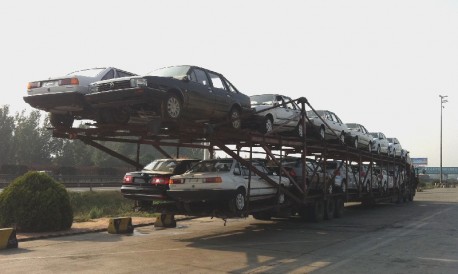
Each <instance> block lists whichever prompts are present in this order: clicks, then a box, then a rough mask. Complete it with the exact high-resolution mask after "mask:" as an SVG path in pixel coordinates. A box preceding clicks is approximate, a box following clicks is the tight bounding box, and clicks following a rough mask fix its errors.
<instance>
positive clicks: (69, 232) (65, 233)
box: [17, 217, 195, 242]
mask: <svg viewBox="0 0 458 274" xmlns="http://www.w3.org/2000/svg"><path fill="white" fill-rule="evenodd" d="M191 219H195V218H194V217H183V218H179V219H177V221H186V220H191ZM154 223H155V222H146V223H141V224H133V227H134V228H136V227H144V226H150V225H154ZM105 231H108V223H107V225H106V227H105V228H83V229H70V230H65V231H55V232H49V233H47V234H42V235H27V236H21V233H18V235H17V240H18V242H28V241H33V240H42V239H50V238H57V237H63V236H73V235H81V234H87V233H95V232H105ZM127 235H129V234H127Z"/></svg>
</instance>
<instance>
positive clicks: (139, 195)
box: [121, 185, 170, 201]
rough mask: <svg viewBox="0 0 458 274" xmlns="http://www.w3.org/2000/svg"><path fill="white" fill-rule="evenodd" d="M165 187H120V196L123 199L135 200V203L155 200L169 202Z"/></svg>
mask: <svg viewBox="0 0 458 274" xmlns="http://www.w3.org/2000/svg"><path fill="white" fill-rule="evenodd" d="M166 191H167V187H166V186H158V187H144V186H134V185H129V186H127V185H123V186H121V194H122V196H124V198H127V199H131V200H137V201H155V200H161V201H164V200H170V198H169V197H168V196H167V193H166Z"/></svg>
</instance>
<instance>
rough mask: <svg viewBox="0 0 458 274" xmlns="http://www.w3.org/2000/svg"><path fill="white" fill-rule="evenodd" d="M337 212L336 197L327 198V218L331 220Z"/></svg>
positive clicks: (325, 216) (325, 215)
mask: <svg viewBox="0 0 458 274" xmlns="http://www.w3.org/2000/svg"><path fill="white" fill-rule="evenodd" d="M335 212H336V204H335V201H334V199H332V198H329V199H327V200H326V209H325V212H324V213H325V214H324V218H325V219H326V220H331V219H332V218H334V215H335Z"/></svg>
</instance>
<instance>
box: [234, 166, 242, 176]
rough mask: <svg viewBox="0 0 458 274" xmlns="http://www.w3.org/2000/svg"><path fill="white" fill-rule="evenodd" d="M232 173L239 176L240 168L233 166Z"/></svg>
mask: <svg viewBox="0 0 458 274" xmlns="http://www.w3.org/2000/svg"><path fill="white" fill-rule="evenodd" d="M234 175H237V176H240V175H242V173H241V172H240V168H235V169H234Z"/></svg>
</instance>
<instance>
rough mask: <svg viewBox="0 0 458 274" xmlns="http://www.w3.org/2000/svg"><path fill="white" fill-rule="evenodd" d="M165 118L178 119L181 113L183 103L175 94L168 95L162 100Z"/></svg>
mask: <svg viewBox="0 0 458 274" xmlns="http://www.w3.org/2000/svg"><path fill="white" fill-rule="evenodd" d="M164 112H165V117H167V118H169V119H174V120H176V119H179V118H180V117H181V115H182V112H183V103H181V100H180V98H178V96H177V95H176V94H173V93H170V94H168V95H167V98H165V100H164Z"/></svg>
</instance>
